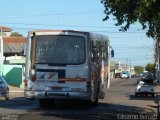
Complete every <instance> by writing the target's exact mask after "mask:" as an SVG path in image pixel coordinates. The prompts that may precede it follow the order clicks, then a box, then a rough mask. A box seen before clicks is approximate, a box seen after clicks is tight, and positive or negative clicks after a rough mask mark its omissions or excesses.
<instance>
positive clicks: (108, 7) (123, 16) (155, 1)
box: [101, 0, 160, 39]
mask: <svg viewBox="0 0 160 120" xmlns="http://www.w3.org/2000/svg"><path fill="white" fill-rule="evenodd" d="M101 3H102V4H103V5H104V7H105V11H104V13H105V14H106V17H105V18H104V19H103V20H104V21H105V20H108V19H109V17H110V15H113V16H114V18H115V19H116V20H117V23H116V24H115V25H116V26H121V28H120V31H127V30H128V29H129V27H130V25H131V24H134V23H135V22H137V21H138V22H139V23H140V24H141V25H142V29H147V33H146V34H147V36H148V37H152V38H155V37H156V38H157V39H159V38H160V0H101Z"/></svg>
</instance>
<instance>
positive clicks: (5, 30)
mask: <svg viewBox="0 0 160 120" xmlns="http://www.w3.org/2000/svg"><path fill="white" fill-rule="evenodd" d="M0 31H1V34H2V36H3V37H4V36H5V37H7V36H10V35H11V32H12V29H11V28H9V27H4V26H0Z"/></svg>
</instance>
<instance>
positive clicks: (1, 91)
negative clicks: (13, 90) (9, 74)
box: [0, 76, 9, 100]
mask: <svg viewBox="0 0 160 120" xmlns="http://www.w3.org/2000/svg"><path fill="white" fill-rule="evenodd" d="M0 97H4V98H5V100H8V99H9V87H8V84H7V82H6V80H5V79H4V78H3V77H2V76H0Z"/></svg>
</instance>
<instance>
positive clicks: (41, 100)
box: [39, 99, 48, 107]
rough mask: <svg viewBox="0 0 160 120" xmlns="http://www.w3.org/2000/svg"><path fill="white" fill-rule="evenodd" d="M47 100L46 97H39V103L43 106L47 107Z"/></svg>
mask: <svg viewBox="0 0 160 120" xmlns="http://www.w3.org/2000/svg"><path fill="white" fill-rule="evenodd" d="M47 103H48V102H47V100H46V99H39V105H40V106H41V107H46V106H47Z"/></svg>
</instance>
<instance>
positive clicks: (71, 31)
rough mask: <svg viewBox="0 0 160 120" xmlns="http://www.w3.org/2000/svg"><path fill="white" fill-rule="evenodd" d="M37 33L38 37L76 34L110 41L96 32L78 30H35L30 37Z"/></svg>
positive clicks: (30, 33)
mask: <svg viewBox="0 0 160 120" xmlns="http://www.w3.org/2000/svg"><path fill="white" fill-rule="evenodd" d="M34 32H35V33H36V34H38V35H43V34H52V33H57V34H58V33H61V34H62V33H65V32H68V33H74V34H84V35H86V34H89V36H90V37H91V39H96V38H97V39H103V40H109V38H108V36H106V35H103V34H99V33H94V32H87V31H77V30H33V31H29V35H32V34H33V33H34Z"/></svg>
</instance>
